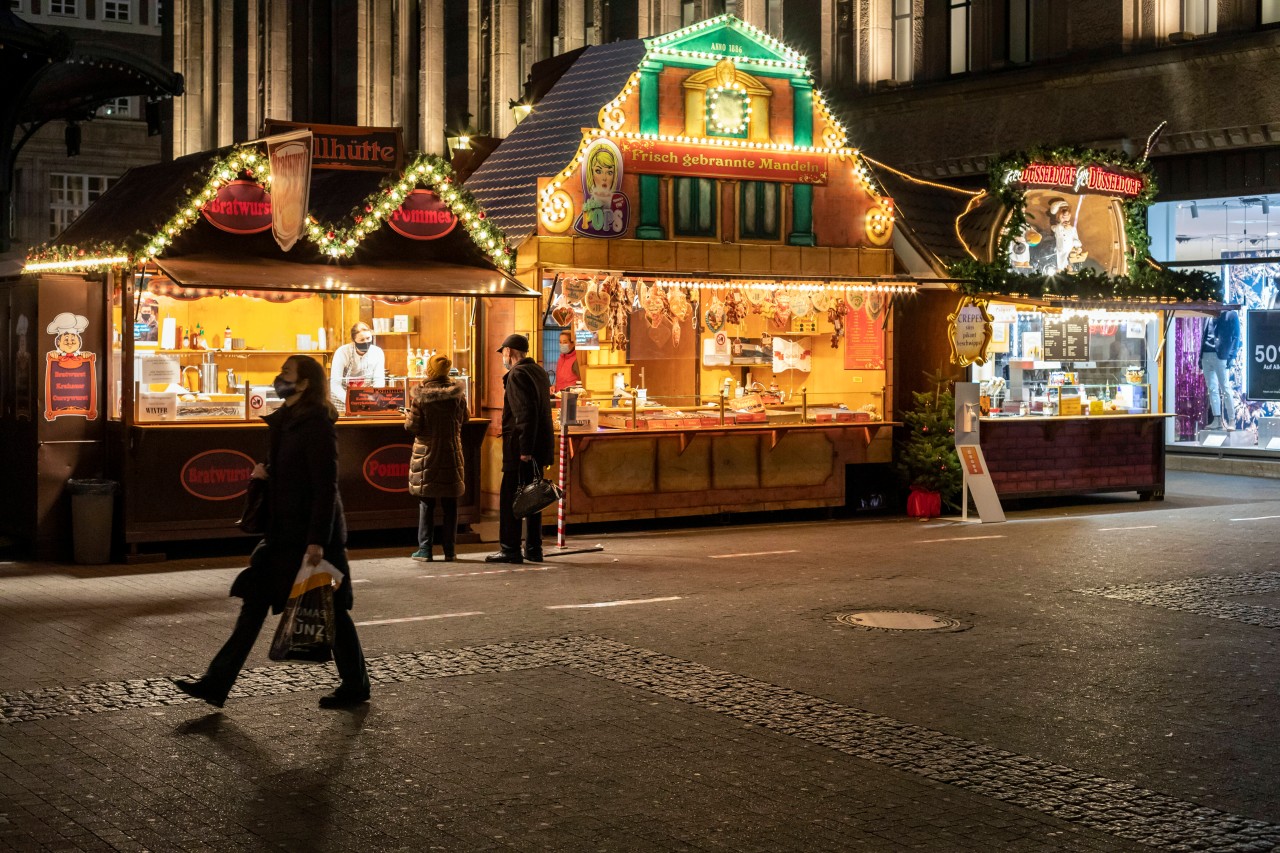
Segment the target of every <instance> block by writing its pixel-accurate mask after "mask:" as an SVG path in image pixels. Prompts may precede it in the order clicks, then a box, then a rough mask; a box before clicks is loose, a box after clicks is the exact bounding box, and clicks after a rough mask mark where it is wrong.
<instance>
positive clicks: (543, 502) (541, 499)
mask: <svg viewBox="0 0 1280 853" xmlns="http://www.w3.org/2000/svg"><path fill="white" fill-rule="evenodd" d="M562 494H563V493H562V492H561V491H560V487H559V486H557V485H556V484H555V483H553V482H551V481H550V480H548V479H546V478H545V477H543V476H542V471H541V470H539V469H538V467H537V466H534V469H533V480H531V481H530V482H528V483H525V484H524V485H522V486H520V488H518V489H516V498H515V500H514V501H512V502H511V510H512V512H513V513H515V516H516V518H526V517H528V516H530V515H533V514H534V513H538V512H542V511H543V510H544V509H546V508H547V507H549V506H551V505H552V504H553V503H556V502H558V501H559V500H560V497H561V495H562Z"/></svg>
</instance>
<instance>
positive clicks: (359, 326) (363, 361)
mask: <svg viewBox="0 0 1280 853" xmlns="http://www.w3.org/2000/svg"><path fill="white" fill-rule="evenodd" d="M386 384H387V357H386V354H385V353H383V351H382V348H381V347H379V346H377V345H376V344H375V343H374V342H373V329H372V328H370V327H369V324H368V323H356V324H355V325H353V326H352V327H351V341H350V342H349V343H345V344H343V345H342V346H340V347H338V348H337V349H336V350H334V353H333V364H332V366H331V367H330V369H329V396H330V398H332V400H333V405H334V406H336V407H337V409H338V411H339V412H345V411H346V404H347V388H348V387H359V386H362V385H372V386H374V387H375V388H382V387H383V386H385V385H386Z"/></svg>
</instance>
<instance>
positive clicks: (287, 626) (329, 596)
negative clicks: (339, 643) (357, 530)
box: [269, 558, 341, 663]
mask: <svg viewBox="0 0 1280 853" xmlns="http://www.w3.org/2000/svg"><path fill="white" fill-rule="evenodd" d="M340 577H341V573H340V572H339V571H338V570H337V568H335V567H334V565H333V564H332V563H330V562H329V561H328V560H321V561H320V562H319V564H317V565H315V566H310V565H308V564H307V561H306V559H305V558H304V559H303V561H302V568H300V569H298V575H297V577H296V578H294V581H293V589H291V590H290V591H289V601H288V602H287V603H286V604H285V607H284V613H283V614H282V615H281V616H280V624H279V625H278V626H277V627H276V634H275V636H274V637H272V639H271V651H270V653H269V656H270V658H271V659H272V660H305V661H315V662H316V663H324V662H325V661H327V660H329V659H330V658H332V657H333V589H334V587H335V586H337V585H338V583H339V579H340Z"/></svg>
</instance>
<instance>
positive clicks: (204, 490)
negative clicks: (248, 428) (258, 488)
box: [180, 450, 253, 501]
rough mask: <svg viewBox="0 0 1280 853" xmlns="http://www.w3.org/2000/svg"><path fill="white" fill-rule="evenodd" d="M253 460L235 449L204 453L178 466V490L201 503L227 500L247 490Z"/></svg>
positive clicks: (239, 495)
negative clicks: (203, 501)
mask: <svg viewBox="0 0 1280 853" xmlns="http://www.w3.org/2000/svg"><path fill="white" fill-rule="evenodd" d="M252 473H253V458H252V457H250V456H247V455H245V454H243V453H241V452H240V451H239V450H206V451H205V452H204V453H197V454H196V455H195V456H192V457H191V458H190V459H188V460H187V464H186V465H183V466H182V474H181V475H180V476H181V477H182V488H184V489H186V490H187V491H188V492H190V493H191V494H192V495H195V496H196V497H198V498H200V499H201V500H205V501H229V500H231V499H232V498H238V497H241V496H242V495H244V493H245V492H247V491H249V475H250V474H252Z"/></svg>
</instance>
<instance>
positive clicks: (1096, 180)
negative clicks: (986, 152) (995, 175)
mask: <svg viewBox="0 0 1280 853" xmlns="http://www.w3.org/2000/svg"><path fill="white" fill-rule="evenodd" d="M1004 181H1005V183H1006V184H1017V185H1019V186H1024V187H1046V188H1050V189H1061V190H1066V191H1068V192H1073V193H1096V194H1098V195H1111V196H1124V197H1126V198H1133V197H1135V196H1139V195H1141V194H1142V190H1143V188H1144V187H1145V184H1144V183H1143V180H1142V178H1140V177H1139V176H1137V175H1134V174H1131V173H1129V172H1121V171H1117V170H1115V169H1106V168H1103V167H1102V166H1078V165H1076V164H1074V163H1066V164H1056V163H1028V164H1027V165H1026V166H1023V167H1022V168H1021V169H1010V170H1009V171H1008V172H1006V173H1005V176H1004Z"/></svg>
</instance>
